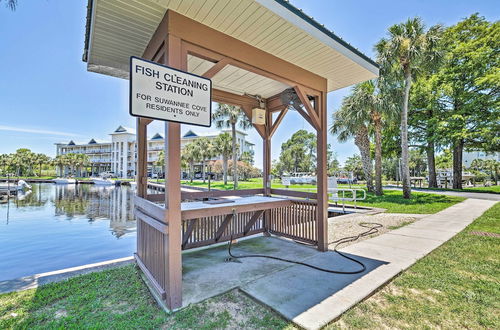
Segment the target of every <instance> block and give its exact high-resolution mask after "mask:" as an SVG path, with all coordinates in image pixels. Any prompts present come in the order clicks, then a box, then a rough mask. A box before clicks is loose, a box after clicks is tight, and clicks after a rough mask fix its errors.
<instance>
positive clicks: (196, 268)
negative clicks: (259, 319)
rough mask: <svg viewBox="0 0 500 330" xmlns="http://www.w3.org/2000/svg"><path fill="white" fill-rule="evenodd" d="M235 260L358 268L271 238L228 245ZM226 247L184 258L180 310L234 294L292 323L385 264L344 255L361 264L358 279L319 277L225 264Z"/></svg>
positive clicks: (301, 270)
mask: <svg viewBox="0 0 500 330" xmlns="http://www.w3.org/2000/svg"><path fill="white" fill-rule="evenodd" d="M232 252H233V254H235V255H246V254H264V255H271V256H276V257H280V258H285V259H290V260H296V261H301V262H306V263H310V264H312V265H315V266H318V267H321V268H327V269H333V270H339V271H354V270H357V269H359V268H360V266H359V265H357V264H355V263H354V262H352V261H350V260H347V259H345V258H343V257H341V256H340V255H338V254H337V253H335V252H333V251H329V252H324V253H322V252H318V251H317V250H316V249H315V248H313V247H310V246H307V245H302V244H297V243H295V242H292V241H289V240H285V239H280V238H276V237H256V238H251V239H247V240H244V241H240V242H239V243H238V244H236V245H233V248H232ZM228 256H229V255H228V251H227V245H223V246H219V247H214V248H209V249H205V250H199V251H193V252H188V253H184V255H183V305H184V306H187V305H188V304H190V303H195V302H199V301H201V300H204V299H207V298H209V297H212V296H215V295H218V294H221V293H223V292H226V291H229V290H231V289H234V288H241V289H242V290H243V291H244V292H246V293H247V294H249V295H250V296H252V297H254V298H255V299H257V300H259V301H261V302H263V303H264V304H266V305H268V306H270V307H271V308H272V309H274V310H276V311H277V312H278V313H280V314H282V315H283V316H285V317H287V318H289V319H293V318H294V317H295V316H297V315H299V314H301V313H303V312H304V311H306V310H308V309H309V308H311V307H313V306H315V305H317V304H319V303H321V302H322V301H323V300H324V299H326V298H328V297H330V296H331V295H333V294H335V293H336V292H338V291H340V290H342V289H343V288H345V287H346V286H348V285H350V284H351V283H353V282H354V281H356V280H357V279H359V278H361V277H363V276H364V275H365V274H367V273H369V272H371V271H373V270H374V269H376V268H378V267H380V266H381V265H384V264H386V263H387V262H384V261H380V260H375V259H369V258H362V257H358V256H356V255H349V256H352V257H354V258H356V259H357V260H359V261H361V262H363V263H364V264H365V265H366V267H367V270H366V271H364V272H363V273H360V274H353V275H340V274H331V273H325V272H321V271H318V270H314V269H311V268H308V267H305V266H301V265H295V264H291V263H286V262H282V261H278V260H272V259H268V258H245V259H238V261H237V262H234V261H230V262H227V261H225V260H226V258H227V257H228Z"/></svg>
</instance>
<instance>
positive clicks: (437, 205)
mask: <svg viewBox="0 0 500 330" xmlns="http://www.w3.org/2000/svg"><path fill="white" fill-rule="evenodd" d="M463 200H465V198H463V197H457V196H446V195H436V194H429V193H423V192H415V191H414V192H412V194H411V198H410V199H404V198H403V192H402V191H399V190H384V195H382V196H376V195H375V194H371V193H369V194H367V196H366V200H364V201H359V202H357V205H360V206H368V207H379V208H383V209H387V212H388V213H410V214H432V213H436V212H439V211H442V210H444V209H445V208H448V207H450V206H452V205H454V204H456V203H459V202H461V201H463Z"/></svg>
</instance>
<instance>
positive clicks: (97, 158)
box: [56, 126, 254, 178]
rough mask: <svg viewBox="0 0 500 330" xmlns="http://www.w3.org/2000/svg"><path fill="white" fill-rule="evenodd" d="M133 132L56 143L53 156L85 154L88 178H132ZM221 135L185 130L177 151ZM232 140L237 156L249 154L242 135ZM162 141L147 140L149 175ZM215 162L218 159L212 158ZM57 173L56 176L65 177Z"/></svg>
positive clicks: (159, 137) (158, 137) (156, 137)
mask: <svg viewBox="0 0 500 330" xmlns="http://www.w3.org/2000/svg"><path fill="white" fill-rule="evenodd" d="M223 132H229V133H230V130H223ZM135 133H136V132H135V129H133V128H129V127H124V126H119V127H118V128H117V129H116V130H115V131H114V132H113V133H111V134H110V135H111V141H98V140H96V139H90V141H89V142H87V143H75V142H74V141H69V143H56V155H64V154H68V153H76V154H79V153H82V154H86V155H88V157H89V160H90V166H89V167H90V173H89V174H90V175H94V176H97V175H99V174H100V173H102V172H113V173H114V174H115V175H116V176H118V177H120V178H130V177H134V176H135V174H136V172H135V163H136V160H137V146H136V143H135ZM220 133H221V132H210V133H199V132H195V131H193V130H189V131H188V132H187V133H186V134H184V136H183V137H182V139H181V149H182V148H184V147H185V146H186V145H187V144H188V143H190V142H193V141H195V140H196V139H199V138H201V137H206V138H208V139H209V140H213V139H215V138H216V137H217V136H218V135H219V134H220ZM236 140H237V143H238V145H239V146H240V148H239V155H238V156H241V154H242V153H243V152H246V151H250V152H252V151H253V147H254V144H253V143H252V142H249V141H247V134H246V133H245V132H242V131H239V130H237V131H236ZM164 144H165V140H164V138H163V136H162V135H161V134H159V133H156V134H155V135H153V137H151V138H150V139H148V171H149V172H150V173H151V172H152V171H153V168H154V163H155V162H156V161H157V160H158V154H159V153H160V151H161V150H163V147H164ZM215 159H219V157H215V158H214V160H215ZM67 170H68V169H65V170H64V172H65V173H59V175H65V174H66V173H67Z"/></svg>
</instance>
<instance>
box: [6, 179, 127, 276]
mask: <svg viewBox="0 0 500 330" xmlns="http://www.w3.org/2000/svg"><path fill="white" fill-rule="evenodd" d="M32 186H33V188H32V191H31V192H28V193H27V194H21V195H19V196H18V197H13V198H11V199H10V200H9V201H6V200H2V201H1V202H0V251H1V252H0V253H1V254H0V256H1V257H0V281H2V280H7V279H13V278H17V277H21V276H27V275H32V274H37V273H43V272H48V271H54V270H58V269H62V268H67V267H75V266H80V265H84V264H88V263H95V262H100V261H106V260H110V259H115V258H122V257H127V256H131V255H132V254H133V253H134V251H135V244H136V242H135V239H136V227H135V221H134V217H133V214H132V210H133V205H132V197H133V194H134V192H133V190H132V189H131V188H130V187H127V186H121V187H115V186H111V187H104V186H95V185H90V184H80V185H56V184H52V183H39V184H33V185H32Z"/></svg>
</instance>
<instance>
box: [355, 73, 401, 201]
mask: <svg viewBox="0 0 500 330" xmlns="http://www.w3.org/2000/svg"><path fill="white" fill-rule="evenodd" d="M381 81H382V82H383V80H382V79H381V80H369V81H365V82H363V83H360V84H357V85H356V86H355V87H354V89H353V91H352V94H351V100H350V102H348V103H346V106H348V107H349V109H350V111H356V112H357V115H356V116H351V118H354V119H355V120H356V121H358V122H360V123H361V122H363V123H364V124H365V125H367V126H368V127H370V128H372V130H371V131H372V133H373V135H374V140H375V194H376V195H379V196H380V195H382V194H383V191H382V126H383V123H385V122H386V121H389V120H392V119H393V118H394V113H395V109H394V108H395V107H394V101H393V96H392V92H391V91H389V90H387V91H385V89H384V88H381V86H383V87H385V85H384V84H381V83H380V82H381ZM387 88H388V86H387Z"/></svg>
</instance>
